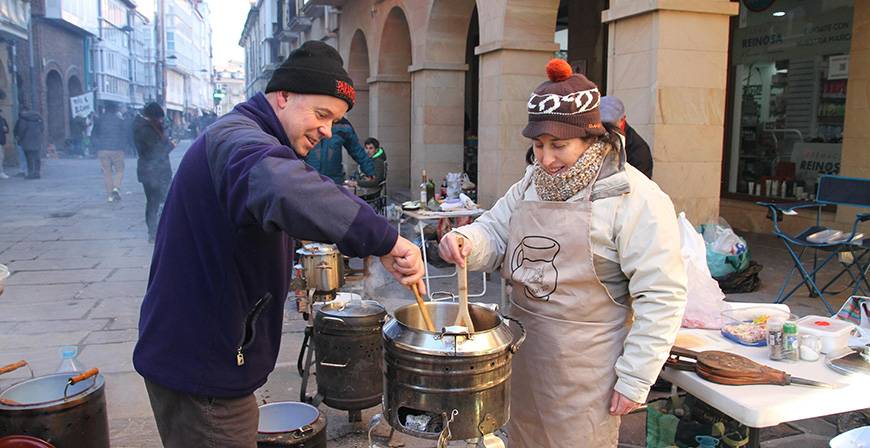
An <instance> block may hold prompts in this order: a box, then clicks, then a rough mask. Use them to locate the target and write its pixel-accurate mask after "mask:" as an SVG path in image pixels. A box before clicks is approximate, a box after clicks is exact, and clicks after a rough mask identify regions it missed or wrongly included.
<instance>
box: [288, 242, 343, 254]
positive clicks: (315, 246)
mask: <svg viewBox="0 0 870 448" xmlns="http://www.w3.org/2000/svg"><path fill="white" fill-rule="evenodd" d="M296 253H297V254H300V255H331V254H337V253H339V252H338V247H337V246H336V245H335V244H325V243H311V244H306V245H305V246H304V247H303V248H301V249H299V250H297V251H296Z"/></svg>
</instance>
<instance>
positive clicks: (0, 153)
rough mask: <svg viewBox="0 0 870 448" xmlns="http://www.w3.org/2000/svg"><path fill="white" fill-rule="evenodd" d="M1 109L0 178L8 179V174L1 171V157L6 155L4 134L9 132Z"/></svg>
mask: <svg viewBox="0 0 870 448" xmlns="http://www.w3.org/2000/svg"><path fill="white" fill-rule="evenodd" d="M2 113H3V109H0V179H9V176H8V175H7V174H6V173H4V172H3V159H4V158H5V156H6V134H8V133H9V123H7V122H6V118H4V117H3V115H2Z"/></svg>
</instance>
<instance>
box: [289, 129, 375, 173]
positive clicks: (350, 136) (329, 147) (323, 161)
mask: <svg viewBox="0 0 870 448" xmlns="http://www.w3.org/2000/svg"><path fill="white" fill-rule="evenodd" d="M342 146H343V147H344V149H345V150H347V153H348V154H350V156H351V158H353V160H356V163H358V164H359V167H360V169H362V171H363V172H364V173H365V174H366V176H369V177H372V176H374V175H375V166H374V165H373V164H372V159H371V158H370V157H369V155H368V154H366V150H365V149H364V148H363V147H362V145H360V144H359V137H357V136H356V131H354V130H353V126H352V125H351V124H350V121H348V120H347V118H344V117H342V118H341V119H340V120H338V121H336V122H335V123H334V124H333V125H332V137H330V138H326V139H323V140H321V141H320V142H319V143H317V145H315V146H314V149H312V150H311V152H310V153H309V154H308V156H306V157H305V161H306V162H308V164H309V165H311V166H313V167H314V169H315V170H317V172H318V173H320V174H323V175H324V176H326V177H328V178H330V179H332V181H333V182H335V183H337V184H339V185H341V184H342V182H344V173H343V172H342V169H341V168H342V165H341V156H342V154H341V147H342Z"/></svg>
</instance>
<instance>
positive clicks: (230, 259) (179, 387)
mask: <svg viewBox="0 0 870 448" xmlns="http://www.w3.org/2000/svg"><path fill="white" fill-rule="evenodd" d="M354 96H355V92H354V90H353V82H352V81H351V79H350V76H348V74H347V72H346V71H345V70H344V68H343V61H342V59H341V56H340V55H339V54H338V51H336V50H335V49H334V48H332V47H330V46H329V45H327V44H325V43H323V42H319V41H309V42H306V43H304V44H302V46H300V47H299V48H297V49H296V50H294V51H293V52H291V53H290V54H289V55H288V56H287V58H286V59H285V60H284V62H282V63H281V65H280V66H279V67H278V68H276V69H275V71H274V73H273V74H272V77H271V79H270V80H269V83H268V84H267V85H266V90H265V94H264V93H262V92H258V93H257V94H255V95H253V96H252V97H251V99H250V100H248V101H246V102H244V103H241V104H239V105H237V106H236V107H235V108H234V109H233V110H232V111H231V112H229V113H227V114H226V115H224V116H222V117H221V118H220V119H218V120H217V121H216V122H215V123H214V124H213V125H212V126H210V127H209V128H208V129H207V130H206V131H205V132H203V133H202V135H200V136H199V137H197V138H196V139H195V140H194V142H193V143H192V144H191V146H190V148H189V149H188V150H187V152H186V153H185V155H184V157H183V159H182V160H181V163H180V164H179V166H178V169H177V171H176V173H175V178H174V179H173V181H172V185H171V186H170V187H169V194H168V196H167V198H166V204H165V205H164V207H163V213H162V215H161V217H160V225H159V226H158V228H157V239H156V241H155V245H154V255H153V258H152V261H151V273H150V277H149V280H148V286H147V289H146V292H145V298H144V299H143V301H142V308H141V313H140V318H139V340H138V342H137V343H136V347H135V349H134V350H133V365H134V367H135V368H136V371H137V372H138V373H139V374H140V375H142V377H143V378H144V379H145V386H146V389H147V391H148V396H149V399H150V401H151V408H152V410H153V412H154V417H155V420H156V422H157V429H158V432H159V433H160V438H161V440H162V441H163V445H164V446H165V447H167V448H180V447H191V446H202V441H203V440H208V441H209V446H219V447H222V448H236V447H238V448H251V447H254V446H256V445H257V425H258V420H259V410H258V408H257V402H256V399H255V397H254V393H253V392H254V391H255V390H256V389H257V388H258V387H260V386H262V385H263V384H265V382H266V380H267V378H268V376H269V373H271V372H272V370H273V369H274V368H275V362H276V360H277V358H278V349H279V347H280V345H281V333H282V330H283V327H284V322H283V320H284V302H285V298H286V297H287V291H288V287H289V281H290V272H291V270H292V269H291V267H292V266H293V242H294V239H296V238H298V239H305V240H314V241H321V242H331V243H335V244H336V245H337V246H338V249H339V251H340V252H341V253H342V254H344V255H347V256H351V257H360V258H361V257H366V256H369V255H378V256H380V257H381V262H382V263H383V265H384V267H385V268H386V269H387V271H389V272H390V273H391V274H392V275H393V276H394V277H395V278H396V279H398V280H399V281H400V282H402V284H403V285H405V287H406V288H410V286H411V285H412V284H415V285H417V286H418V287H420V288H423V287H424V286H425V285H424V283H423V281H422V277H423V273H424V266H423V259H422V256H421V254H420V249H419V248H417V246H416V245H414V244H413V243H412V242H410V241H408V240H406V239H404V238H402V237H400V236H399V235H398V232H397V231H396V229H395V228H394V227H393V226H391V225H390V223H389V222H388V221H387V219H386V218H384V217H382V216H379V215H376V214H375V212H374V210H372V208H371V207H369V206H368V205H366V203H365V202H363V201H362V200H361V199H359V198H357V197H355V196H353V195H352V194H351V193H350V192H349V191H347V189H346V188H343V187H340V186H338V185H336V184H335V183H334V182H333V181H332V180H331V179H329V178H327V177H325V176H322V175H320V174H318V173H317V171H315V170H314V169H313V168H312V167H311V166H309V165H307V164H306V163H305V162H303V161H302V160H301V159H302V157H303V156H305V155H306V154H308V152H309V151H311V149H312V148H313V147H314V146H315V145H317V143H318V142H319V141H321V140H323V139H327V138H329V137H330V136H331V135H332V132H331V129H332V123H333V122H335V121H338V120H339V119H340V118H341V117H342V116H344V114H345V112H347V110H348V109H350V108H351V107H352V106H353V102H354Z"/></svg>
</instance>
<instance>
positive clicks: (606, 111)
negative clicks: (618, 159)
mask: <svg viewBox="0 0 870 448" xmlns="http://www.w3.org/2000/svg"><path fill="white" fill-rule="evenodd" d="M598 108H599V109H600V110H601V122H602V123H610V124H612V125H615V126H616V127H618V128H620V129H622V133H623V134H624V135H625V156H626V157H627V158H628V159H627V161H628V163H629V165H631V166H633V167H635V168H637V169H639V170H640V172H641V173H643V174H644V175H645V176H646V177H648V178H650V179H652V174H653V159H652V152H651V151H650V149H649V145H648V144H647V143H646V141H645V140H644V139H643V137H641V136H640V134H638V133H637V131H635V130H634V128H632V127H631V126H629V125H628V123H626V121H625V106H623V105H622V101H620V100H619V98H617V97H615V96H603V97H601V105H600V106H598Z"/></svg>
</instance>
